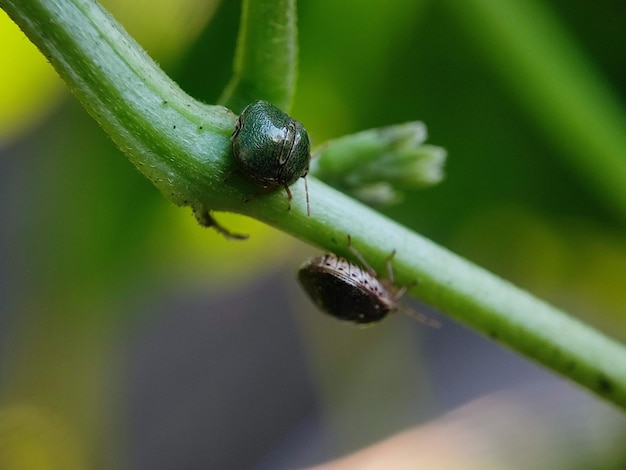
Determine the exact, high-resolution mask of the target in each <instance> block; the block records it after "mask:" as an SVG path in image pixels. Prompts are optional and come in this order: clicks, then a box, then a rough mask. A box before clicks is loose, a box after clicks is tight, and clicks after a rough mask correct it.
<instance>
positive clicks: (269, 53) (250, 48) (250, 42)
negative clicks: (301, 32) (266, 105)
mask: <svg viewBox="0 0 626 470" xmlns="http://www.w3.org/2000/svg"><path fill="white" fill-rule="evenodd" d="M297 69H298V27H297V24H296V2H295V0H273V1H271V2H267V1H265V2H258V1H253V0H244V2H243V8H242V14H241V25H240V27H239V37H238V39H237V51H236V55H235V64H234V73H233V77H232V79H231V81H230V83H229V84H228V86H227V87H226V90H225V91H224V93H223V95H222V97H221V98H220V103H221V104H223V105H224V106H228V107H229V108H230V109H232V110H233V111H235V112H236V113H240V112H241V111H242V110H243V108H244V107H245V106H247V105H248V104H250V103H251V102H253V101H255V100H258V99H264V100H266V101H269V102H270V103H272V104H273V105H274V106H278V107H279V108H280V109H282V110H283V111H285V112H289V110H290V108H291V101H292V99H293V95H294V91H295V87H296V71H297Z"/></svg>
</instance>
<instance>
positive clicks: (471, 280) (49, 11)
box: [0, 0, 626, 408]
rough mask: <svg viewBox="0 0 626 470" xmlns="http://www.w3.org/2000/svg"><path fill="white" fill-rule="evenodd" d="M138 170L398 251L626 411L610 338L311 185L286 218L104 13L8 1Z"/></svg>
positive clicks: (74, 3) (280, 198)
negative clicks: (307, 198) (237, 171)
mask: <svg viewBox="0 0 626 470" xmlns="http://www.w3.org/2000/svg"><path fill="white" fill-rule="evenodd" d="M0 6H2V8H4V9H5V10H6V11H7V13H8V14H9V15H10V16H11V17H12V18H13V19H14V21H16V22H17V23H18V25H19V26H20V27H21V28H22V30H23V31H24V32H25V33H26V35H27V36H28V37H29V38H30V39H31V40H32V41H33V42H34V43H35V44H36V45H37V46H38V47H39V48H40V49H41V50H42V52H43V53H44V54H45V55H46V57H48V59H49V60H50V62H51V63H52V64H53V66H54V67H55V68H56V69H57V71H58V72H59V74H60V75H61V76H62V77H63V78H64V79H65V80H66V82H67V83H68V86H69V87H70V89H71V90H72V91H73V92H74V94H75V95H76V96H77V98H78V99H79V100H80V101H81V102H82V103H83V105H84V106H85V107H86V108H87V109H88V110H89V112H90V113H91V114H92V116H93V117H94V118H95V119H96V120H97V121H98V122H99V123H100V124H101V125H102V127H103V128H104V129H105V131H106V132H107V133H109V135H111V137H112V138H113V139H114V140H115V142H116V143H117V144H118V146H119V147H120V148H121V149H122V150H123V151H124V152H125V153H126V154H127V155H128V156H129V158H130V160H131V161H132V162H133V163H134V164H135V165H136V166H137V167H138V168H139V170H140V171H142V172H143V173H144V174H145V175H146V176H147V177H148V178H150V179H151V180H152V181H153V182H154V183H155V185H156V186H157V187H158V188H159V189H160V190H161V191H162V192H163V193H164V195H165V196H166V197H168V198H170V199H171V200H173V201H174V202H176V203H178V204H189V205H192V206H198V205H201V206H203V207H207V208H211V209H216V210H228V211H232V212H238V213H242V214H246V215H249V216H251V217H255V218H257V219H259V220H262V221H265V222H267V223H268V224H270V225H272V226H274V227H277V228H279V229H281V230H283V231H285V232H288V233H291V234H293V235H294V236H297V237H299V238H301V239H302V240H305V241H307V242H309V243H311V244H314V245H317V246H319V247H323V248H325V249H327V250H329V251H332V252H334V253H336V254H338V255H343V256H346V257H350V258H351V256H350V253H349V250H348V249H347V235H348V234H350V235H351V236H352V242H353V244H354V246H355V247H356V248H357V249H358V250H359V251H360V252H361V253H362V254H363V256H364V257H365V258H366V259H367V260H368V261H369V262H370V263H371V264H372V265H373V266H374V267H375V268H376V269H379V270H381V269H382V267H383V265H384V260H385V259H386V258H387V256H388V255H389V253H390V252H391V251H392V250H394V249H395V250H396V256H395V258H394V267H395V273H396V278H397V281H398V283H399V284H409V283H411V282H412V281H414V280H415V279H417V280H418V284H416V285H415V286H414V287H412V289H411V292H412V293H413V294H415V295H417V296H418V297H420V298H421V299H423V300H424V301H425V302H426V303H428V304H430V305H432V306H433V307H435V308H438V309H441V310H443V311H445V312H447V313H448V314H449V315H450V316H452V317H453V318H455V319H457V320H458V321H460V322H462V323H465V324H466V325H468V326H471V327H473V328H474V329H476V330H478V331H480V332H482V333H484V334H485V335H487V336H489V337H491V338H493V339H495V340H497V341H499V342H501V343H502V344H505V345H507V346H508V347H510V348H513V349H515V350H517V351H519V352H521V353H523V354H525V355H526V356H528V357H530V358H532V359H534V360H536V361H537V362H540V363H541V364H543V365H544V366H546V367H548V368H551V369H552V370H554V371H556V372H559V373H561V374H563V375H565V376H567V377H569V378H570V379H572V380H573V381H575V382H578V383H579V384H581V385H583V386H585V387H587V388H588V389H590V390H592V391H594V392H595V393H597V394H598V395H600V396H602V397H604V398H606V399H607V400H609V401H612V402H613V403H615V404H616V405H618V406H620V407H622V408H626V349H625V348H624V347H623V346H622V345H620V344H618V343H617V342H615V341H613V340H611V339H609V338H608V337H606V336H605V335H603V334H602V333H600V332H598V331H596V330H594V329H592V328H590V327H588V326H586V325H584V324H582V323H580V322H579V321H577V320H575V319H573V318H571V317H570V316H568V315H566V314H565V313H563V312H561V311H559V310H557V309H555V308H554V307H551V306H550V305H548V304H546V303H544V302H542V301H541V300H538V299H536V298H534V297H533V296H531V295H530V294H528V293H527V292H524V291H522V290H520V289H518V288H516V287H514V286H513V285H511V284H509V283H508V282H506V281H503V280H502V279H499V278H498V277H496V276H494V275H492V274H490V273H488V272H486V271H484V270H483V269H481V268H479V267H477V266H475V265H473V264H471V263H469V262H467V261H465V260H463V259H462V258H460V257H458V256H456V255H454V254H453V253H450V252H449V251H447V250H446V249H444V248H441V247H439V246H437V245H436V244H434V243H433V242H431V241H429V240H427V239H425V238H423V237H421V236H420V235H418V234H416V233H413V232H411V231H409V230H408V229H406V228H404V227H402V226H400V225H398V224H396V223H395V222H393V221H391V220H389V219H387V218H385V217H384V216H382V215H380V214H378V213H376V212H374V211H373V210H371V209H369V208H367V207H365V206H363V205H362V204H359V203H358V202H356V201H354V200H353V199H351V198H349V197H347V196H346V195H344V194H342V193H340V192H338V191H335V190H334V189H332V188H330V187H328V186H326V185H325V184H323V183H322V182H320V181H318V180H316V179H314V178H311V180H310V182H309V193H310V198H311V217H307V215H306V204H305V198H304V186H303V183H302V181H299V182H298V183H296V184H295V185H293V187H292V188H291V189H292V192H293V196H294V200H293V202H292V208H291V211H287V200H286V197H285V194H284V193H283V192H282V191H278V192H276V193H274V194H271V195H267V196H262V197H258V198H256V199H253V200H251V201H250V202H248V203H245V202H244V201H245V200H246V198H247V197H249V195H250V194H252V193H254V192H255V188H253V187H251V186H249V185H246V183H245V182H243V181H242V180H241V179H240V178H238V177H237V176H236V175H232V176H229V175H230V174H231V173H232V169H233V163H232V158H231V155H230V142H229V137H230V135H231V133H232V132H233V129H234V117H233V115H232V114H231V113H230V112H229V111H228V110H226V109H225V108H222V107H219V106H206V105H203V104H200V103H197V102H195V101H194V100H193V99H192V98H191V97H189V96H187V95H185V94H184V93H183V92H182V91H181V90H180V89H179V88H178V87H177V86H176V84H174V83H173V82H172V81H171V80H170V79H169V78H168V77H167V76H165V74H164V73H163V72H162V71H161V70H159V68H158V67H157V66H156V65H155V64H154V62H153V61H152V60H151V59H150V58H149V57H148V56H147V55H146V54H145V53H144V52H143V51H142V50H141V49H140V48H139V46H138V45H137V44H136V43H135V42H134V41H133V40H132V39H131V38H129V37H128V36H127V35H126V33H125V32H124V31H123V30H122V29H121V27H120V26H119V25H117V24H116V23H115V22H114V20H113V19H112V18H111V17H110V16H109V15H108V14H107V13H106V12H105V11H104V10H102V9H101V7H100V6H99V5H97V4H94V3H92V2H91V1H86V0H0Z"/></svg>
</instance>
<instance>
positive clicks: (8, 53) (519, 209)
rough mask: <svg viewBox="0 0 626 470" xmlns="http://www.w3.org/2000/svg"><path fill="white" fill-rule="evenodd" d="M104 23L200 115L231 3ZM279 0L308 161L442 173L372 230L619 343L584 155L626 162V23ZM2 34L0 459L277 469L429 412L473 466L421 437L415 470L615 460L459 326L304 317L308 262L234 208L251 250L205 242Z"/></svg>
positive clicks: (619, 207) (609, 269) (600, 205)
mask: <svg viewBox="0 0 626 470" xmlns="http://www.w3.org/2000/svg"><path fill="white" fill-rule="evenodd" d="M104 4H105V6H106V8H108V9H109V10H110V11H111V12H112V14H113V15H114V16H115V17H116V19H118V20H119V21H120V22H121V23H122V24H123V25H124V27H126V28H127V29H128V30H129V32H130V33H131V35H133V36H134V37H135V38H136V39H137V40H138V42H139V43H140V44H141V45H142V46H143V47H144V48H146V49H147V51H148V53H149V54H150V55H151V56H152V57H153V58H155V60H157V61H158V62H159V63H160V64H161V66H162V67H163V68H164V69H165V70H166V72H167V73H168V74H170V75H171V76H173V77H174V79H175V80H176V81H178V83H179V84H180V85H181V86H182V88H183V89H185V90H186V91H187V92H188V93H189V94H191V95H192V96H194V97H196V98H198V99H200V100H203V101H205V102H208V103H212V102H215V100H216V99H217V97H218V96H219V95H220V93H221V91H222V88H223V87H224V86H225V84H226V83H227V81H228V79H229V77H230V71H231V64H232V57H233V51H234V47H235V39H236V35H237V28H238V21H239V14H240V4H239V2H235V1H227V2H211V1H207V0H204V1H201V0H184V1H182V2H181V1H177V2H174V1H171V0H159V1H157V2H154V1H152V2H145V1H138V2H133V3H132V4H129V3H128V2H120V1H114V0H109V1H106V2H104ZM298 7H299V25H300V69H299V79H298V84H299V85H298V90H297V94H296V99H295V107H294V109H293V112H292V113H291V114H292V115H293V116H294V117H295V118H297V119H298V120H300V121H302V122H303V123H304V124H305V126H306V127H307V130H308V131H309V134H310V135H311V137H312V139H313V142H314V143H315V144H321V143H323V142H324V141H326V140H327V139H330V138H334V137H339V136H342V135H344V134H348V133H351V132H356V131H359V130H362V129H366V128H370V127H377V126H383V125H387V124H393V123H399V122H404V121H410V120H422V121H424V122H425V123H426V124H427V126H428V129H429V142H430V143H433V144H435V145H441V146H443V147H445V148H446V149H447V150H448V155H449V157H448V162H447V167H446V179H445V181H444V182H443V183H442V184H441V185H439V186H438V187H436V188H433V189H428V190H424V191H419V192H415V193H412V194H408V195H407V197H406V199H405V200H404V201H403V202H402V203H401V204H399V205H397V206H395V207H392V208H388V209H384V211H385V212H386V213H387V214H388V215H389V216H390V217H392V218H394V219H396V220H398V221H400V222H401V223H403V224H405V225H407V226H409V227H411V228H413V229H414V230H416V231H418V232H420V233H422V234H424V235H426V236H428V237H430V238H432V239H433V240H435V241H436V242H438V243H440V244H441V245H444V246H446V247H448V248H450V249H451V250H453V251H455V252H457V253H459V254H461V255H463V256H465V257H467V258H469V259H471V260H473V261H475V262H477V263H478V264H480V265H482V266H484V267H485V268H487V269H489V270H491V271H493V272H495V273H496V274H499V275H501V276H503V277H505V278H507V279H509V280H511V281H512V282H514V283H516V284H518V285H520V286H521V287H524V288H526V289H528V290H530V291H531V292H533V293H535V294H537V295H538V296H540V297H543V298H545V299H546V300H548V301H550V302H552V303H554V304H555V305H557V306H559V307H562V308H564V309H565V310H567V311H569V312H571V313H573V314H575V315H577V316H580V317H581V318H582V319H583V320H584V321H586V322H588V323H590V324H592V325H594V326H595V327H597V328H599V329H601V330H603V331H606V332H608V333H609V334H611V335H612V336H614V337H616V338H618V339H620V340H622V341H625V340H626V295H625V291H626V289H625V288H626V237H625V236H624V234H625V223H624V222H625V220H626V206H624V204H623V203H622V202H620V201H619V195H618V196H617V197H615V190H614V189H613V190H611V189H610V186H611V185H610V184H608V183H607V184H606V185H605V184H603V179H602V178H603V175H604V177H606V175H605V174H603V173H602V171H600V170H599V171H598V173H595V172H594V164H595V163H594V162H595V161H596V159H597V160H598V162H602V161H604V160H605V157H606V158H608V159H609V160H610V159H614V160H615V161H617V162H621V168H622V169H623V168H624V165H626V163H624V162H625V161H626V144H625V142H626V107H625V102H626V96H625V95H626V58H625V56H624V43H625V42H626V32H625V30H624V27H623V25H624V20H626V4H624V3H623V2H618V1H615V0H614V1H610V0H605V1H601V2H594V3H590V2H583V1H579V0H576V1H565V0H551V1H549V2H539V1H536V0H505V1H496V0H468V1H466V2H452V1H445V0H444V1H426V0H421V1H420V0H386V1H383V0H368V1H364V0H360V1H356V0H347V1H343V2H335V1H330V0H317V1H301V2H299V5H298ZM0 39H1V41H0V44H1V46H0V62H1V63H2V64H3V66H2V67H0V84H1V86H0V151H1V152H2V153H1V158H0V168H1V171H0V181H1V184H0V215H1V218H0V220H1V222H0V282H1V284H0V468H2V469H4V468H7V469H48V468H50V469H56V468H59V469H60V468H63V469H74V468H76V469H78V468H103V469H104V468H151V469H158V468H268V469H270V468H293V467H297V466H302V465H312V464H315V463H320V462H322V461H323V460H325V459H330V458H334V457H337V456H339V455H341V454H342V453H345V452H348V451H352V450H356V449H358V448H360V447H362V446H365V445H367V444H371V443H373V442H376V441H378V440H380V439H383V438H385V437H388V436H390V435H391V434H393V433H394V432H398V431H400V430H402V429H404V428H406V427H409V426H416V425H420V424H423V423H427V422H431V423H433V422H434V423H437V422H438V420H440V419H444V418H445V419H447V422H448V423H450V422H457V421H458V422H460V423H463V425H465V426H467V425H468V422H469V423H471V425H472V426H474V427H476V428H477V429H479V430H480V431H479V434H481V435H483V434H484V436H483V439H484V442H485V443H488V444H485V447H486V448H490V449H492V450H491V452H490V451H488V450H485V452H484V453H481V452H472V451H470V450H468V449H470V448H472V446H471V445H469V444H468V447H467V448H465V447H463V445H462V444H459V442H458V441H455V440H454V439H452V438H450V439H449V440H446V438H444V437H440V438H439V440H438V441H437V442H438V447H437V449H439V450H440V451H441V449H444V450H445V452H443V453H441V459H442V460H441V461H439V462H437V461H435V463H430V466H431V467H434V468H437V466H436V465H437V464H440V465H441V466H442V467H443V466H445V465H444V464H445V457H446V456H449V455H450V454H453V455H457V454H458V455H461V456H464V458H463V462H464V464H465V465H466V468H487V465H486V462H488V463H489V464H490V465H491V466H494V468H529V467H532V468H592V467H591V464H593V468H623V466H624V465H626V454H624V450H623V446H621V445H620V442H623V440H624V437H625V436H626V433H625V430H626V420H624V418H623V416H622V415H621V412H620V411H618V410H617V409H613V408H611V407H610V406H609V405H605V404H604V403H601V402H599V401H597V400H596V399H595V398H593V397H591V396H588V395H587V394H586V393H585V392H582V391H579V390H578V389H577V388H576V387H574V386H573V385H570V384H569V383H567V382H565V381H563V380H561V379H559V378H556V377H553V376H552V375H551V374H549V373H547V372H544V371H542V370H540V369H539V368H537V367H536V366H534V365H532V364H528V363H527V362H526V361H525V359H523V358H518V357H516V356H514V355H513V354H511V353H509V352H507V351H505V350H503V349H500V348H499V347H497V346H495V345H492V344H490V343H488V342H486V341H485V340H483V339H482V338H479V337H477V336H476V335H474V334H473V333H471V332H468V331H466V330H465V329H463V328H461V327H459V326H458V325H454V324H452V323H448V322H445V324H444V327H443V328H442V329H440V330H437V331H424V328H422V327H420V326H419V325H416V324H415V323H414V322H413V321H412V320H411V319H410V318H408V317H401V316H398V317H396V318H393V319H389V320H388V321H387V322H385V323H384V324H381V325H380V326H378V327H376V328H374V329H368V330H356V329H351V328H350V327H347V326H345V325H341V324H336V323H335V322H334V321H333V320H332V319H330V318H326V317H323V316H322V315H321V314H319V313H318V312H316V311H315V310H314V309H313V307H312V306H311V305H310V304H309V303H308V301H307V300H306V299H305V298H304V296H303V295H302V294H301V292H300V291H299V287H298V286H297V284H296V281H295V279H294V272H295V269H296V268H297V266H298V265H299V264H300V263H301V262H302V261H303V260H304V259H305V258H306V256H309V255H311V254H314V253H316V252H315V250H313V249H312V248H310V247H306V246H304V245H303V244H301V243H299V242H296V241H294V240H291V239H290V238H289V237H287V236H285V235H283V234H281V233H279V232H277V231H275V230H273V229H270V228H268V227H265V226H263V225H261V224H259V223H256V222H254V221H251V220H249V219H245V218H242V217H238V216H234V215H229V214H218V218H219V220H220V222H222V223H223V224H224V225H226V226H227V227H229V228H230V229H232V230H234V231H239V232H244V233H249V234H250V235H251V237H250V240H249V241H247V242H245V243H238V242H233V241H227V240H224V239H223V237H221V236H220V235H219V234H217V233H215V232H214V231H211V230H206V229H202V228H200V227H199V226H198V225H197V223H196V222H195V220H194V219H193V217H191V213H190V211H189V210H187V209H180V208H176V207H173V206H172V205H171V204H170V203H168V202H167V201H166V200H165V199H164V198H162V197H161V195H160V194H159V193H158V192H157V191H156V190H155V188H154V187H152V186H151V185H150V184H149V182H148V181H146V180H145V179H143V177H142V176H141V175H140V174H139V173H138V172H137V171H136V170H135V169H134V168H133V167H132V165H131V164H129V162H128V161H127V160H126V158H125V157H124V156H123V155H122V154H120V152H119V151H117V149H116V148H115V147H114V145H113V144H112V143H111V142H110V141H109V139H108V138H107V137H106V136H105V135H104V133H103V132H102V131H101V130H100V129H99V128H98V126H97V125H96V124H95V123H94V122H93V121H92V120H91V119H90V118H89V117H88V116H87V114H86V112H85V111H84V110H83V109H82V108H81V107H80V106H79V105H78V104H77V102H76V101H75V100H74V99H73V97H72V96H70V95H69V94H68V92H67V91H66V90H65V88H64V86H63V84H62V83H61V82H60V80H59V79H58V77H56V75H55V73H54V71H53V70H52V69H51V67H49V66H48V65H47V64H46V63H45V60H44V59H43V57H42V56H41V55H40V54H39V53H38V52H37V51H36V50H35V49H34V47H33V46H32V45H30V43H29V42H28V40H27V39H26V38H25V37H24V36H23V35H21V33H20V32H19V30H18V29H17V28H16V27H15V25H13V24H12V22H11V21H10V20H9V19H8V18H7V17H6V15H5V14H4V13H0ZM603 123H608V124H607V125H604V124H603ZM603 152H604V153H603ZM605 154H606V155H605ZM597 165H598V167H600V166H602V164H601V163H598V164H597ZM615 174H616V175H617V176H616V178H618V177H619V172H615ZM613 187H615V185H613ZM607 188H609V189H607ZM618 189H619V188H618ZM624 190H625V191H626V187H625V188H624ZM611 191H614V194H611ZM617 193H619V191H617ZM311 204H312V205H314V204H315V201H311ZM417 308H424V307H421V306H418V307H417ZM433 315H437V314H436V313H433ZM437 318H440V317H439V316H438V317H437ZM503 394H505V395H503ZM503 396H504V397H506V399H505V398H503ZM477 403H478V404H479V406H478V405H476V404H477ZM460 405H464V408H462V410H464V413H465V414H463V415H462V419H460V418H459V416H460V414H459V413H460V412H459V410H458V409H457V407H459V406H460ZM451 410H456V411H451ZM447 413H452V414H447ZM520 413H521V414H522V415H523V416H524V418H525V419H518V418H519V414H520ZM496 414H497V416H510V419H508V420H506V419H503V420H502V421H503V423H502V424H500V425H498V426H496V425H494V424H493V421H492V418H493V417H494V416H495V415H496ZM455 420H457V421H455ZM492 427H493V428H494V429H492ZM536 429H542V433H543V434H542V439H538V438H537V436H534V437H533V438H532V439H531V438H530V437H529V436H532V434H533V431H534V430H536ZM534 440H537V441H540V442H535V441H534ZM572 444H576V445H575V446H572ZM473 449H474V450H475V447H473ZM493 449H497V451H495V450H493ZM531 450H532V455H530V452H531ZM503 462H506V467H505V466H503V465H500V464H502V463H503ZM587 464H589V465H587Z"/></svg>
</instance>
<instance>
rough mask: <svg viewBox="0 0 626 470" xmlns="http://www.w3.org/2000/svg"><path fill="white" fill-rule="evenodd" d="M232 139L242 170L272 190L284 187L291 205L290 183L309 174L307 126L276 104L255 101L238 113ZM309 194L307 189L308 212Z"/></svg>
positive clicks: (237, 160) (257, 182) (309, 157)
mask: <svg viewBox="0 0 626 470" xmlns="http://www.w3.org/2000/svg"><path fill="white" fill-rule="evenodd" d="M231 141H232V150H233V157H234V158H235V162H236V163H237V165H238V167H239V169H240V171H241V172H242V173H243V174H244V175H245V176H246V177H247V178H249V179H250V180H252V181H253V182H254V183H256V184H258V185H259V186H261V187H263V188H265V189H267V190H269V191H273V190H274V189H278V188H280V187H283V188H285V191H286V192H287V196H288V198H289V207H290V208H291V191H290V190H289V186H291V185H292V184H293V183H295V182H296V181H297V180H298V178H305V177H306V175H307V173H308V171H309V163H310V161H311V150H310V144H309V136H308V134H307V132H306V130H305V129H304V126H302V124H301V123H300V122H298V121H296V120H295V119H292V118H291V117H289V116H288V115H287V114H285V113H283V112H282V111H281V110H280V109H278V108H277V107H276V106H273V105H272V104H270V103H268V102H266V101H255V102H254V103H252V104H250V105H248V106H247V107H246V108H245V109H244V110H243V112H242V113H241V115H240V116H239V119H238V120H237V125H236V128H235V132H234V133H233V136H232V138H231ZM305 183H306V178H305ZM308 197H309V196H308V189H307V213H309V212H310V211H309V204H308Z"/></svg>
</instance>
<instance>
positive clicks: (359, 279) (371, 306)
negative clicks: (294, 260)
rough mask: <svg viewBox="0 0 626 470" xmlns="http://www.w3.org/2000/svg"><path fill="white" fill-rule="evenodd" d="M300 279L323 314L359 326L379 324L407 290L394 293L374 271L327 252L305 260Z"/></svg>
mask: <svg viewBox="0 0 626 470" xmlns="http://www.w3.org/2000/svg"><path fill="white" fill-rule="evenodd" d="M298 280H299V281H300V284H302V287H303V288H304V290H305V291H306V293H307V294H308V296H309V297H310V298H311V300H312V301H313V302H314V303H315V305H317V306H318V307H319V309H320V310H322V311H323V312H324V313H327V314H329V315H332V316H333V317H336V318H338V319H340V320H345V321H349V322H353V323H357V324H360V325H366V324H370V323H376V322H378V321H380V320H382V319H383V318H385V317H386V316H387V315H388V314H389V313H392V312H395V311H396V310H398V299H399V297H401V296H402V294H403V293H404V289H400V290H398V291H397V292H391V291H390V289H389V287H388V286H385V285H384V284H386V282H385V283H383V282H381V281H380V280H379V279H378V278H377V277H376V273H375V272H373V270H368V271H366V270H363V269H362V268H361V267H359V266H357V265H356V264H354V263H351V262H350V261H348V260H346V259H344V258H339V257H337V256H335V255H331V254H327V255H323V256H319V257H316V258H311V259H310V260H308V261H306V262H305V263H304V264H303V265H302V266H301V267H300V269H299V270H298Z"/></svg>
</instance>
